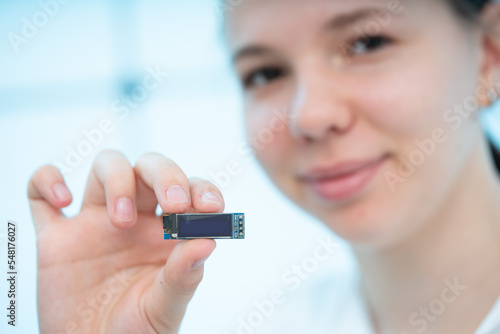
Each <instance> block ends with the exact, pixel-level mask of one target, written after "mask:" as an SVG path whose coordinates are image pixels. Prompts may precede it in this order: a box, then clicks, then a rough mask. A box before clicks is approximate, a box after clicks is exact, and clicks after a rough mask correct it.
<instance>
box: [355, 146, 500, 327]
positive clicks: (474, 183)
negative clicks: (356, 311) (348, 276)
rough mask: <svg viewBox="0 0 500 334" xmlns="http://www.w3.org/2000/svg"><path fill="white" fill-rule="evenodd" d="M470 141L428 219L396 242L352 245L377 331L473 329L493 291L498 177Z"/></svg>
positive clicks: (499, 228)
mask: <svg viewBox="0 0 500 334" xmlns="http://www.w3.org/2000/svg"><path fill="white" fill-rule="evenodd" d="M476 147H477V148H475V151H474V153H473V157H472V159H470V160H469V161H470V163H468V165H467V166H465V168H464V169H463V172H462V173H461V176H460V178H459V179H460V181H459V182H458V183H456V184H455V188H454V189H453V190H452V191H450V194H451V196H450V197H449V199H448V200H447V202H446V203H445V205H443V206H442V207H441V209H440V211H439V212H437V213H436V214H435V215H434V216H433V218H432V220H431V221H428V222H426V223H425V224H422V228H421V229H420V230H418V231H416V233H415V234H413V235H412V236H411V237H410V238H408V239H406V240H404V242H401V243H399V244H398V245H397V246H394V247H391V248H385V249H377V250H373V249H371V250H366V249H355V252H356V256H357V258H358V260H359V263H360V266H361V270H362V272H363V277H364V280H363V290H364V291H363V292H364V294H365V296H366V299H367V303H368V306H369V308H370V309H371V314H372V319H373V320H374V324H375V327H376V329H377V332H378V333H401V332H405V331H408V332H409V333H414V332H418V333H420V332H422V331H424V330H425V333H429V334H430V333H457V334H459V333H473V332H474V330H475V329H476V328H477V326H478V325H479V323H480V322H481V320H482V319H483V318H484V316H485V315H486V314H487V313H488V311H489V309H490V308H491V306H492V305H493V303H494V302H495V300H496V299H497V298H498V296H499V295H500V182H499V181H498V177H497V175H496V171H495V170H494V169H493V168H492V166H491V164H490V162H489V160H488V159H489V155H490V152H489V150H488V147H487V145H486V143H485V142H484V140H478V145H476ZM464 317H466V318H464ZM461 319H463V320H461Z"/></svg>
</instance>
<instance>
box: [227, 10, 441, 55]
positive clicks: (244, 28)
mask: <svg viewBox="0 0 500 334" xmlns="http://www.w3.org/2000/svg"><path fill="white" fill-rule="evenodd" d="M446 1H447V0H437V1H436V0H419V1H409V0H349V1H345V0H242V1H241V2H239V4H238V5H234V6H233V7H230V8H227V10H226V11H225V18H226V20H225V33H226V37H227V40H228V42H229V45H230V46H231V48H232V49H238V48H240V47H241V46H242V45H246V44H252V43H256V42H263V41H266V40H268V39H272V38H273V37H279V38H285V39H293V38H296V37H298V35H300V34H301V33H303V34H308V35H309V36H311V35H317V34H320V33H321V32H322V31H323V30H325V29H331V28H337V29H338V30H342V29H343V30H345V29H355V28H356V24H357V23H361V22H367V21H370V20H372V21H380V20H386V21H387V18H389V22H388V23H387V24H394V25H396V24H397V23H398V21H401V20H405V19H408V18H410V17H411V18H418V17H420V18H421V19H422V21H424V20H427V21H429V20H430V19H431V16H432V15H442V12H441V11H439V10H437V8H438V7H443V6H444V3H446Z"/></svg>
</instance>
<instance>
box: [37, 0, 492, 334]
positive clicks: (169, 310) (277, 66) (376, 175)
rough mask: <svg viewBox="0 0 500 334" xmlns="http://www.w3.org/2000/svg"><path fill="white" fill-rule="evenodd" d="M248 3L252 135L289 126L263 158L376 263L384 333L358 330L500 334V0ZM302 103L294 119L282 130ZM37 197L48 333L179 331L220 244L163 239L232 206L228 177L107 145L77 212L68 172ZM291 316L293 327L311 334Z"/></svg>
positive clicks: (235, 14)
mask: <svg viewBox="0 0 500 334" xmlns="http://www.w3.org/2000/svg"><path fill="white" fill-rule="evenodd" d="M232 3H233V5H232V6H229V5H227V6H224V7H223V8H225V9H226V11H225V32H226V36H227V43H228V46H229V49H230V50H231V53H232V59H233V62H234V66H235V69H236V72H237V73H238V76H239V77H240V78H241V82H242V86H243V90H244V103H245V109H246V124H247V132H248V134H249V136H253V135H256V134H258V133H259V131H260V130H261V129H263V128H270V129H272V130H273V131H274V132H275V133H274V140H273V141H272V142H271V143H269V144H267V145H265V147H262V148H259V149H256V150H255V154H256V156H257V158H258V161H259V162H260V164H261V165H262V166H263V168H264V169H265V171H266V172H267V174H268V175H269V177H270V179H271V180H272V181H273V182H274V183H275V184H276V186H277V187H278V188H279V189H280V190H281V191H282V192H283V193H284V194H286V195H287V196H288V197H289V198H290V199H291V200H293V201H294V202H295V203H296V204H297V205H298V206H300V207H302V208H303V209H304V210H306V211H308V212H310V213H312V214H313V215H314V216H316V217H318V218H319V219H320V220H322V221H323V222H324V223H325V224H326V225H327V226H328V227H330V228H331V229H332V230H333V231H334V232H335V233H336V234H338V235H339V236H341V237H342V238H344V239H345V240H347V241H348V242H349V243H350V244H351V245H352V248H353V250H354V253H355V254H356V257H357V259H358V261H359V268H360V272H361V274H362V281H361V284H360V287H359V291H360V294H361V295H362V296H363V300H364V302H365V304H366V310H367V311H366V312H367V318H368V319H370V326H367V327H365V328H363V327H361V326H360V327H355V326H354V327H352V328H353V329H352V332H351V333H353V334H358V333H359V334H364V333H403V332H404V331H406V333H410V332H412V333H413V332H415V333H417V332H418V333H421V332H425V333H474V332H476V333H478V334H479V333H481V334H485V333H500V299H499V296H500V206H499V205H497V203H498V200H499V199H500V182H499V178H498V166H495V159H494V157H495V153H494V150H492V147H490V144H489V142H488V139H487V138H486V136H485V134H484V131H483V129H482V127H481V124H480V122H479V119H478V114H479V113H480V112H481V110H482V109H483V107H486V106H488V105H490V104H491V103H492V102H493V101H494V100H495V99H496V97H497V95H498V88H499V87H500V4H499V3H496V2H493V1H474V0H419V1H410V0H401V1H397V0H381V1H379V0H352V1H336V0H308V1H299V0H273V1H268V0H246V1H240V2H232ZM284 108H285V109H286V110H287V112H288V116H289V117H287V120H288V123H287V126H286V127H284V128H280V127H274V126H273V124H272V123H273V121H272V118H273V117H274V111H275V110H283V109H284ZM28 195H29V198H30V201H31V208H32V213H33V220H34V222H35V226H36V231H37V238H38V239H37V240H38V305H39V321H40V329H41V331H42V333H49V332H50V333H52V332H67V333H71V332H75V333H76V332H78V330H80V332H81V333H176V332H177V331H178V328H179V325H180V323H181V320H182V317H183V315H184V312H185V308H186V305H187V303H188V302H189V300H190V298H191V296H192V294H193V293H194V291H195V289H196V287H197V285H198V283H199V282H200V280H201V278H202V275H203V261H204V260H205V259H206V258H207V257H208V256H209V255H210V253H211V252H212V251H213V249H214V247H215V242H214V241H213V240H203V239H200V240H190V241H187V242H179V243H177V245H176V246H175V247H173V246H172V243H165V242H163V241H162V240H158V242H153V243H152V242H151V240H156V239H157V238H155V237H154V236H156V235H157V229H158V225H159V224H160V219H159V217H157V216H156V215H155V207H156V205H157V203H159V204H160V206H161V207H162V209H163V210H164V211H166V212H172V213H174V212H186V211H189V212H222V211H223V209H224V201H223V198H222V195H221V193H220V191H219V190H218V189H217V188H216V187H215V186H214V185H213V184H211V183H209V182H207V181H204V180H201V179H198V178H190V179H188V178H187V176H186V175H185V174H184V173H183V171H182V170H181V169H180V168H179V167H178V166H177V165H176V164H175V163H174V162H173V161H171V160H170V159H168V158H166V157H163V156H161V155H158V154H146V155H144V156H143V157H142V158H140V159H139V161H137V163H136V164H135V165H134V166H131V165H130V164H129V162H128V161H127V160H126V159H125V158H124V156H123V155H121V154H120V153H118V152H113V151H105V152H103V153H102V154H100V155H99V157H98V158H97V159H96V161H95V164H94V166H93V169H92V172H91V175H90V178H89V180H88V185H87V189H86V191H85V196H84V201H83V205H82V209H81V213H80V214H79V215H77V216H76V217H71V218H66V217H64V216H63V215H62V214H61V212H60V209H61V208H63V207H65V206H67V205H69V204H70V202H71V200H72V197H71V194H70V192H69V190H68V189H67V188H66V186H65V183H64V180H63V178H62V176H61V174H60V173H59V172H58V171H57V169H56V168H54V167H53V166H44V167H42V168H40V169H39V170H38V171H37V172H36V173H35V174H34V175H33V178H32V180H31V182H30V185H29V189H28ZM98 235H100V236H101V238H96V236H98ZM102 240H106V242H102ZM145 245H147V246H145ZM117 269H118V272H117ZM122 286H125V288H123V287H122ZM110 289H113V291H114V293H113V294H109V295H110V297H109V300H107V302H106V303H105V304H103V305H94V306H92V305H90V306H89V304H88V303H89V302H88V298H89V297H91V296H95V295H96V294H98V293H100V292H101V291H108V290H110ZM334 302H335V301H332V303H334ZM495 303H496V304H495ZM306 311H307V310H304V312H306ZM415 314H416V315H415ZM333 316H334V315H333V314H332V317H333ZM354 318H356V317H353V319H354ZM288 322H289V326H290V325H291V327H285V324H283V330H282V331H280V333H294V332H295V333H303V331H301V330H300V329H299V327H297V329H296V331H294V327H293V324H294V320H293V318H290V319H289V320H288ZM311 326H313V324H311ZM311 328H313V327H311ZM336 330H337V331H336ZM339 331H340V329H339V328H335V326H334V325H333V326H332V328H331V329H330V332H331V333H336V332H339ZM311 332H314V331H311Z"/></svg>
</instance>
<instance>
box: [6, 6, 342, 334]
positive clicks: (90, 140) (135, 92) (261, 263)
mask: <svg viewBox="0 0 500 334" xmlns="http://www.w3.org/2000/svg"><path fill="white" fill-rule="evenodd" d="M63 2H64V3H63ZM219 14H220V8H218V6H217V5H215V4H214V2H213V1H212V0H187V1H173V0H164V1H159V0H146V1H133V0H126V1H112V0H99V1H97V0H89V1H85V2H82V1H62V0H61V1H51V0H45V1H44V0H42V1H40V2H38V1H4V0H2V1H0V36H1V38H0V148H1V149H0V150H1V155H0V161H1V164H0V240H1V242H2V245H1V250H0V262H1V265H0V268H1V271H0V272H1V274H0V277H2V279H1V280H0V296H1V297H0V305H1V307H0V308H1V309H2V310H5V308H4V306H5V307H6V306H7V297H6V292H7V284H6V280H5V279H4V278H3V277H4V276H5V275H6V272H7V264H6V262H7V253H6V252H7V250H6V245H5V241H6V239H5V236H6V227H7V221H8V220H14V221H16V222H17V223H18V228H19V232H18V266H19V267H18V268H19V282H18V310H17V311H18V318H17V326H16V328H12V327H11V326H7V325H6V319H7V318H6V317H5V315H4V313H5V311H2V312H1V317H0V318H1V319H2V321H1V324H0V332H1V333H36V332H38V328H37V322H36V316H37V314H36V312H37V311H36V240H35V235H34V229H33V226H32V220H31V216H30V211H29V206H28V202H27V199H26V187H27V183H28V180H29V177H30V175H31V174H32V173H33V171H34V170H35V169H37V168H38V167H39V166H41V165H43V164H47V163H53V164H56V166H58V167H59V168H60V169H61V170H62V171H63V172H64V176H65V179H66V181H67V183H68V185H69V187H70V190H71V191H72V193H73V196H74V202H73V204H72V205H71V206H70V207H69V208H67V209H66V210H65V213H66V214H68V215H74V214H76V213H78V211H79V206H80V202H81V199H82V195H83V190H84V186H85V182H86V179H87V176H88V173H89V171H90V167H91V164H92V162H93V160H94V158H95V156H96V155H97V154H98V153H99V152H100V151H101V150H103V149H107V148H112V149H117V150H120V151H122V152H123V153H124V154H125V155H126V156H127V157H128V158H129V159H130V161H131V162H132V163H134V162H135V161H136V160H137V158H138V157H140V156H141V155H142V154H143V153H145V152H149V151H156V152H160V153H162V154H164V155H166V156H168V157H170V158H172V159H174V160H175V161H176V162H177V163H178V164H179V165H180V166H181V168H183V170H184V171H185V172H186V174H187V175H188V176H201V177H204V178H207V179H210V180H211V181H212V182H216V183H217V184H218V185H219V187H220V188H221V190H222V192H223V195H224V197H225V200H226V211H227V212H245V213H246V214H247V238H246V239H245V240H243V241H232V240H228V241H219V242H218V247H217V249H216V250H215V252H214V254H213V255H212V257H211V258H210V259H209V260H208V261H207V264H206V273H205V276H204V280H203V282H202V284H201V285H200V287H199V289H198V290H197V292H196V295H195V297H194V299H193V301H192V302H191V304H190V306H189V308H188V311H187V314H186V318H185V321H184V324H183V326H182V330H181V333H206V334H210V333H214V334H215V333H228V334H229V333H236V329H237V326H238V317H242V318H244V319H246V318H247V316H248V315H249V314H250V313H251V312H253V311H254V310H255V304H254V302H258V301H262V300H264V299H265V298H269V295H270V293H271V291H273V290H274V289H276V288H280V287H281V286H283V281H282V276H283V274H284V273H285V272H287V270H289V269H290V267H291V266H292V265H294V264H298V265H300V264H301V262H302V261H303V260H304V258H306V257H309V256H311V255H312V253H313V250H314V247H316V246H317V241H316V240H315V239H316V237H317V236H322V235H325V234H329V232H327V231H326V229H324V228H323V227H322V225H320V223H318V222H316V221H314V219H312V218H311V217H309V216H307V215H305V214H304V213H302V212H300V211H298V210H297V209H296V208H295V207H294V206H293V205H291V204H290V203H289V202H287V200H286V199H285V198H283V197H282V195H281V194H280V193H278V192H277V191H276V190H275V189H274V188H273V186H272V185H271V184H270V183H269V181H268V180H267V179H266V177H265V175H264V174H263V173H262V171H261V170H260V169H259V167H258V166H257V165H256V164H255V162H254V161H253V160H252V159H251V157H249V156H248V155H244V154H242V153H240V151H239V149H238V148H239V147H240V146H241V145H244V143H245V134H244V124H243V117H242V116H243V114H242V110H241V106H240V95H239V94H240V93H239V87H238V86H237V83H236V81H235V79H234V77H233V75H232V73H231V71H230V67H229V62H228V56H227V55H226V53H225V49H224V45H223V41H222V36H221V27H220V24H221V22H220V15H219ZM103 122H104V123H103ZM234 161H237V163H238V164H239V167H240V168H239V169H238V173H237V174H236V175H234V176H231V177H230V178H229V179H228V178H224V176H225V175H227V173H226V171H227V166H228V164H231V162H234ZM225 173H226V174H225ZM158 234H159V235H162V231H161V230H159V231H158ZM96 238H98V236H97V235H96ZM342 254H343V253H342V252H341V251H340V250H339V251H338V253H336V255H335V257H332V258H331V259H329V260H328V261H327V262H325V263H322V264H321V268H320V269H318V270H317V272H316V271H315V273H314V274H315V275H320V273H321V270H322V269H326V268H329V269H328V270H330V268H332V267H333V266H334V267H336V268H340V267H342V266H348V263H349V261H348V260H347V259H348V256H347V255H346V256H345V257H344V256H343V255H342ZM285 288H286V287H284V288H283V289H285ZM265 325H266V323H265V321H264V323H263V324H262V325H260V326H257V327H259V328H260V327H262V328H265ZM259 328H256V329H255V332H256V333H258V330H259Z"/></svg>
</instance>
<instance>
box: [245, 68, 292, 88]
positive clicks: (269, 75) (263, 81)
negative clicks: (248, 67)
mask: <svg viewBox="0 0 500 334" xmlns="http://www.w3.org/2000/svg"><path fill="white" fill-rule="evenodd" d="M283 75H284V71H283V70H281V69H279V68H275V67H265V68H261V69H258V70H256V71H253V72H251V73H250V74H248V75H247V76H245V77H244V79H243V85H244V86H245V88H253V87H262V86H264V85H267V84H269V83H270V82H271V81H273V80H277V79H279V78H281V77H282V76H283Z"/></svg>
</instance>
